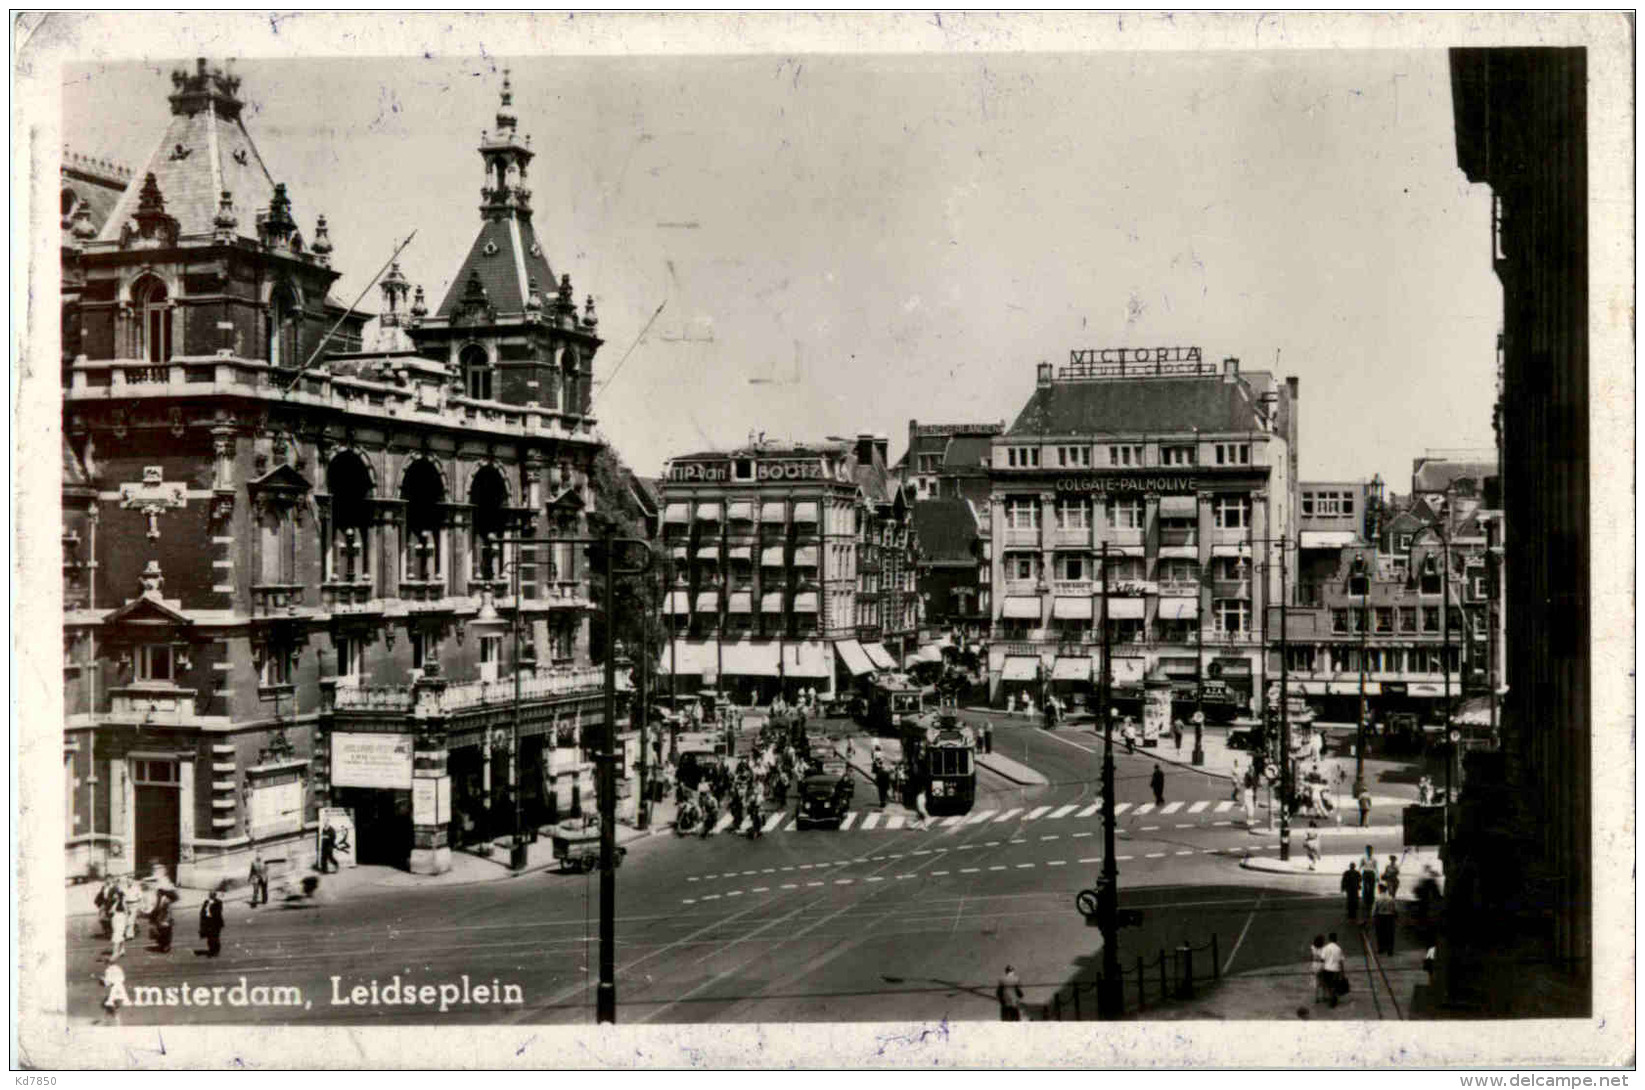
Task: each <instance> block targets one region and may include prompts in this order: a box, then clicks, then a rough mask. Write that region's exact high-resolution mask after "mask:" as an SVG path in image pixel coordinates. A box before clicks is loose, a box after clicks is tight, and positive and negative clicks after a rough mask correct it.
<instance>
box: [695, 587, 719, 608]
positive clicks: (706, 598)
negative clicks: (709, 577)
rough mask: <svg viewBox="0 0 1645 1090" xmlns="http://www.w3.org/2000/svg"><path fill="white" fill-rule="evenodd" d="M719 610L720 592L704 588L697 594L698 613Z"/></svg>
mask: <svg viewBox="0 0 1645 1090" xmlns="http://www.w3.org/2000/svg"><path fill="white" fill-rule="evenodd" d="M719 611H720V592H719V591H717V590H705V591H703V592H702V593H701V594H698V595H697V612H698V613H718V612H719Z"/></svg>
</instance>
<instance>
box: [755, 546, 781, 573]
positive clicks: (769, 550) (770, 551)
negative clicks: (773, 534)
mask: <svg viewBox="0 0 1645 1090" xmlns="http://www.w3.org/2000/svg"><path fill="white" fill-rule="evenodd" d="M782 566H783V547H782V546H781V545H767V546H766V547H765V548H763V549H761V550H760V567H762V568H780V567H782Z"/></svg>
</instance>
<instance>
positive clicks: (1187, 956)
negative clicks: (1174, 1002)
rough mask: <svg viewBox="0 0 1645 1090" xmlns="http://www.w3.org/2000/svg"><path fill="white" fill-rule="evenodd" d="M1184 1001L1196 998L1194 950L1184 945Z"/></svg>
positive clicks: (1182, 994) (1182, 993)
mask: <svg viewBox="0 0 1645 1090" xmlns="http://www.w3.org/2000/svg"><path fill="white" fill-rule="evenodd" d="M1180 994H1181V996H1182V998H1184V999H1192V998H1194V948H1193V947H1192V946H1189V945H1188V944H1187V943H1186V942H1185V943H1183V944H1182V992H1181V993H1180Z"/></svg>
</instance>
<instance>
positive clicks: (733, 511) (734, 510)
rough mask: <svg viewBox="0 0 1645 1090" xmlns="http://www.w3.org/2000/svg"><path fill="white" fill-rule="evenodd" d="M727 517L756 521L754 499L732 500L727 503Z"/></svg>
mask: <svg viewBox="0 0 1645 1090" xmlns="http://www.w3.org/2000/svg"><path fill="white" fill-rule="evenodd" d="M725 517H726V518H727V519H740V520H742V521H743V522H752V521H754V501H753V500H732V501H731V502H730V503H729V504H727V505H726V509H725Z"/></svg>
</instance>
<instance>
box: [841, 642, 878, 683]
mask: <svg viewBox="0 0 1645 1090" xmlns="http://www.w3.org/2000/svg"><path fill="white" fill-rule="evenodd" d="M834 651H835V653H836V654H838V655H839V656H840V661H841V662H843V663H845V668H846V669H847V670H849V671H851V673H852V674H853V675H854V676H859V677H860V676H861V675H863V674H871V673H873V672H874V664H873V663H872V662H869V661H868V653H867V652H866V651H864V650H863V649H862V644H860V643H858V642H857V641H856V640H835V641H834Z"/></svg>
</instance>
